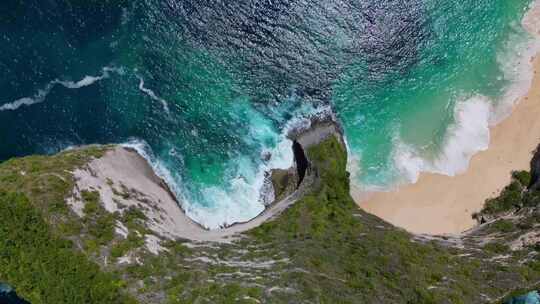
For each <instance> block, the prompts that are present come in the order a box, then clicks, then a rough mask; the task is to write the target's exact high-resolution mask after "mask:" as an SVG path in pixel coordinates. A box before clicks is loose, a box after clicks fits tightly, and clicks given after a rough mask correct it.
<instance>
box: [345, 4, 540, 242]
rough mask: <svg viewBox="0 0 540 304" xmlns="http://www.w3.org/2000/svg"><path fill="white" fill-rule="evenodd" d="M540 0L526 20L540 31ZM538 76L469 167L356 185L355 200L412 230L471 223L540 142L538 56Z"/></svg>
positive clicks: (539, 66)
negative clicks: (380, 188) (402, 181)
mask: <svg viewBox="0 0 540 304" xmlns="http://www.w3.org/2000/svg"><path fill="white" fill-rule="evenodd" d="M539 20H540V6H539V5H538V3H535V5H534V6H533V8H532V9H531V11H529V13H528V14H527V16H526V18H525V20H524V26H525V27H526V28H527V30H529V31H530V32H531V33H535V34H540V22H539ZM533 68H534V77H533V80H532V83H531V88H530V90H529V91H528V93H527V95H526V96H524V97H522V98H521V99H520V100H519V102H518V103H517V104H516V106H515V108H514V110H513V113H512V114H511V115H510V116H509V117H508V118H506V119H505V120H503V121H502V122H501V123H499V124H498V125H496V126H494V127H493V128H491V130H490V131H491V133H490V144H489V148H488V149H487V150H486V151H482V152H479V153H478V154H476V155H474V156H473V158H472V159H471V162H470V166H469V168H468V170H467V171H466V172H465V173H463V174H460V175H457V176H454V177H450V176H445V175H440V174H431V173H423V174H421V176H420V178H419V180H418V182H417V183H415V184H412V185H406V186H403V187H401V188H399V189H397V190H396V191H392V192H375V193H360V192H358V191H353V193H352V194H353V197H354V198H355V200H356V202H357V203H358V204H359V205H360V207H362V208H363V209H365V210H366V211H368V212H371V213H373V214H375V215H377V216H379V217H381V218H383V219H385V220H387V221H389V222H390V223H392V224H394V225H396V226H399V227H402V228H405V229H407V230H409V231H411V232H414V233H429V234H455V233H460V232H463V231H465V230H467V229H470V228H472V227H473V226H474V225H475V224H476V222H475V221H474V220H473V219H472V214H473V213H474V212H475V211H478V210H480V209H481V208H482V206H483V205H484V202H485V200H486V199H487V198H490V197H495V196H497V195H498V194H499V193H500V191H501V190H502V189H503V188H504V187H505V186H506V185H508V183H509V182H510V174H511V171H513V170H528V169H529V162H530V160H531V158H532V152H533V151H534V150H535V148H536V146H537V145H538V144H539V143H540V74H539V73H540V58H539V57H538V56H537V57H536V58H535V59H534V60H533Z"/></svg>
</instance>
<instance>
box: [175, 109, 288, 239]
mask: <svg viewBox="0 0 540 304" xmlns="http://www.w3.org/2000/svg"><path fill="white" fill-rule="evenodd" d="M248 118H249V120H250V123H249V124H248V125H249V126H250V130H249V133H250V137H251V138H252V139H253V140H256V141H259V142H261V141H262V142H265V139H273V141H277V145H275V146H273V147H272V146H267V147H264V148H263V151H264V152H265V153H264V154H267V155H269V159H267V160H262V161H261V162H260V163H259V164H258V165H255V164H254V162H253V160H251V159H250V158H249V157H246V156H239V157H237V158H234V159H232V160H231V161H230V162H229V164H228V165H227V167H228V168H229V171H230V172H227V173H226V174H225V175H226V176H231V178H230V180H229V181H228V182H227V183H228V184H227V185H223V186H215V187H207V188H205V189H203V190H202V196H203V197H204V198H205V199H206V200H207V201H208V202H211V203H212V205H211V206H202V205H201V204H193V203H192V202H187V204H185V211H186V213H187V215H188V216H189V217H190V218H192V219H193V220H195V221H197V222H198V223H200V224H201V225H203V226H205V227H207V228H209V229H218V228H222V227H226V226H229V225H231V224H234V223H241V222H246V221H249V220H251V219H253V218H254V217H256V216H257V215H259V214H260V213H261V212H263V211H264V209H265V206H266V205H267V204H268V200H270V199H271V192H272V191H269V189H268V187H267V186H268V185H267V174H268V172H270V171H271V170H272V169H288V168H290V167H291V166H292V165H293V162H294V156H293V153H292V148H291V147H292V142H291V141H290V140H289V139H288V138H287V137H286V133H285V132H283V133H281V134H277V133H276V132H275V130H274V129H273V128H272V127H271V126H270V124H269V122H268V121H266V120H265V119H264V118H263V117H262V115H260V114H258V113H255V112H253V113H250V115H248ZM254 165H255V167H254ZM265 191H267V192H265Z"/></svg>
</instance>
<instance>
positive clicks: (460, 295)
mask: <svg viewBox="0 0 540 304" xmlns="http://www.w3.org/2000/svg"><path fill="white" fill-rule="evenodd" d="M103 151H104V150H103V149H97V148H92V149H89V150H81V151H75V152H65V153H63V154H60V155H58V156H53V157H30V158H23V159H19V160H11V161H8V162H5V163H3V164H0V189H2V190H4V191H9V192H10V193H12V194H9V195H8V194H5V195H4V196H3V197H4V198H5V199H3V200H0V202H1V204H2V206H0V208H4V209H5V210H4V209H0V211H2V215H3V216H6V217H9V219H6V220H8V224H6V225H5V226H2V227H0V229H3V230H0V233H3V234H2V235H0V236H4V239H3V240H1V241H4V240H5V241H4V243H2V244H3V245H2V246H7V247H9V246H11V247H10V248H15V249H10V250H12V251H13V252H18V253H17V254H19V255H20V256H23V257H22V258H19V257H17V258H16V259H12V260H10V259H8V258H6V256H4V255H2V253H3V252H10V251H3V250H0V263H2V264H0V281H1V280H5V281H6V282H8V283H10V284H13V286H15V287H16V288H17V290H18V291H19V293H21V294H22V295H23V297H25V298H27V299H29V300H31V301H32V303H51V302H50V301H49V299H54V303H110V302H112V303H121V302H126V301H128V302H129V301H131V300H130V299H126V298H124V296H123V295H122V291H123V290H129V292H130V294H132V295H134V296H135V297H136V298H137V299H140V300H141V302H149V303H164V302H165V303H255V302H257V301H260V302H264V303H291V302H294V303H415V304H416V303H481V302H483V301H484V300H485V298H483V296H482V295H481V294H485V295H487V296H490V297H493V298H496V297H498V296H501V295H503V294H504V293H505V292H507V291H508V289H512V288H517V287H520V286H529V285H531V284H533V283H534V282H537V281H538V280H540V262H539V261H538V260H537V259H533V260H523V259H524V258H527V257H528V256H529V255H528V254H529V251H530V250H536V249H534V248H533V247H531V248H529V247H527V248H526V249H524V250H521V251H516V252H512V251H511V250H510V248H509V246H508V241H510V240H512V238H514V237H515V236H517V235H518V234H519V233H520V232H521V231H522V230H523V229H534V227H535V225H536V224H537V223H538V222H540V221H538V219H539V218H540V217H538V216H535V215H534V214H535V213H530V214H531V216H529V217H527V218H523V219H522V220H515V219H511V220H510V219H499V220H497V221H494V222H492V223H490V224H489V225H485V227H484V228H482V229H480V230H479V232H477V233H476V234H474V235H471V238H470V239H469V238H467V237H464V238H463V239H462V241H463V243H464V244H465V245H466V248H465V249H463V248H457V247H453V246H452V243H451V242H446V240H445V239H444V238H434V239H425V240H419V239H417V238H415V236H413V235H410V234H409V233H407V232H405V231H403V230H400V229H397V228H395V227H393V226H391V225H389V224H388V223H385V222H384V221H382V220H381V219H379V218H377V217H375V216H372V215H370V214H367V213H365V212H363V211H362V210H360V209H359V208H358V207H357V206H356V204H355V203H354V201H353V200H352V198H351V197H350V195H349V176H348V173H347V172H346V170H345V169H346V164H347V155H346V151H345V149H344V147H343V146H342V144H341V143H340V141H339V140H338V139H337V138H335V137H330V138H329V139H327V140H325V141H324V142H322V143H320V144H318V145H316V146H312V147H309V148H308V149H307V151H306V153H307V156H308V158H309V160H310V161H311V163H312V170H313V172H311V174H312V176H315V177H316V178H315V180H314V183H313V185H312V186H311V188H310V191H309V192H308V193H306V194H305V195H304V197H303V198H302V199H300V200H299V201H298V202H296V203H295V204H294V205H293V206H291V207H290V208H289V209H287V210H286V211H285V212H284V213H283V214H282V215H281V216H279V217H278V218H276V219H274V220H272V221H269V222H266V223H265V224H263V225H261V226H259V227H258V228H255V229H253V230H252V231H249V232H248V233H246V234H245V235H244V237H243V238H241V239H239V240H237V241H235V242H232V243H230V244H197V245H196V246H187V245H186V244H184V243H182V242H181V241H164V242H162V244H161V245H162V246H164V247H165V248H166V251H162V252H161V253H160V254H159V255H158V256H156V255H152V254H150V253H148V251H147V250H145V249H144V244H145V242H144V237H145V235H148V234H152V231H150V230H148V228H147V226H146V221H148V218H147V217H146V216H145V214H144V213H143V212H141V210H140V209H138V208H136V207H133V206H132V207H129V208H123V209H122V212H117V213H114V214H111V213H109V212H107V211H106V210H105V209H104V207H103V204H102V202H101V201H100V197H99V194H98V193H97V192H95V191H82V192H81V197H82V200H83V202H84V210H83V211H84V217H83V219H82V220H81V218H79V217H78V216H77V215H75V214H74V213H73V212H72V211H71V210H70V208H68V207H67V206H66V203H65V198H66V197H67V196H68V195H70V194H71V191H72V188H73V185H74V181H73V177H72V176H71V174H70V173H69V172H70V171H73V170H74V169H75V168H77V167H80V166H84V165H85V164H86V163H87V162H88V161H89V160H90V159H92V157H94V156H99V155H101V154H102V153H103ZM21 172H24V174H21ZM276 177H278V178H277V179H280V180H284V179H286V178H285V176H284V175H283V174H281V175H279V174H278V175H276ZM287 178H288V177H287ZM526 182H527V175H526V174H525V173H523V172H521V173H519V174H518V173H515V174H514V179H513V182H512V184H511V185H510V186H508V187H507V188H506V189H505V191H503V193H502V194H501V196H500V197H498V198H495V199H492V200H490V202H491V204H489V202H488V206H486V209H485V210H488V212H490V214H496V213H499V212H506V211H510V210H512V208H518V207H519V208H523V207H525V206H527V205H528V204H529V205H533V204H534V201H535V200H536V199H537V196H536V194H534V193H529V192H528V191H526V189H525V183H526ZM108 184H109V186H111V187H113V189H114V184H113V182H112V181H110V182H109V183H108ZM285 184H287V183H285ZM120 186H121V190H122V191H121V193H120V192H119V196H121V197H122V196H126V195H129V197H130V198H132V199H137V197H139V195H138V194H137V193H136V192H134V191H138V190H139V189H131V190H130V189H126V188H125V187H123V186H122V185H120ZM13 193H18V194H13ZM131 193H134V194H133V195H132V194H131ZM13 201H17V202H18V203H13ZM8 202H9V203H8ZM516 206H518V207H516ZM6 208H7V209H6ZM10 208H15V211H13V210H11V209H10ZM10 210H11V211H10ZM13 212H15V213H16V216H13V215H12V213H13ZM6 214H11V215H10V216H7V215H6ZM527 214H529V213H527ZM25 215H27V216H29V217H30V219H26V218H25ZM117 221H118V222H121V223H122V224H123V225H124V226H125V227H126V228H128V235H127V238H125V239H124V238H123V237H120V236H118V235H115V233H114V227H115V225H116V222H117ZM26 222H30V224H28V227H30V229H28V230H27V229H22V227H25V226H27V225H26V224H25V225H22V226H21V225H19V224H17V223H26ZM33 225H38V226H35V227H34V226H33ZM32 227H34V228H32ZM36 230H39V231H41V232H40V233H35V231H36ZM23 234H24V237H22V238H21V237H18V236H19V235H23ZM26 234H28V235H26ZM492 234H493V235H496V238H494V239H493V240H492V239H491V238H487V239H486V240H488V241H487V242H484V243H480V242H478V238H481V237H483V236H486V235H492ZM5 235H8V237H7V239H6V238H5ZM14 236H17V237H14ZM68 239H69V240H73V241H74V242H75V243H76V244H77V246H74V245H73V242H72V241H67V240H68ZM44 240H47V242H50V244H52V245H50V246H49V247H47V248H44V245H41V244H42V243H43V242H44ZM471 240H472V241H471ZM29 244H31V246H33V247H35V248H36V250H35V251H34V250H33V249H27V247H25V246H30V245H29ZM36 244H37V245H36ZM47 244H49V243H47ZM2 248H3V247H0V249H2ZM19 249H20V250H21V251H20V252H19V251H18V250H19ZM528 250H529V251H528ZM40 251H41V252H42V253H44V255H43V256H40V257H36V256H35V255H36V254H37V253H38V252H40ZM128 253H129V256H130V257H135V258H136V260H137V261H139V262H140V263H138V262H137V263H131V264H123V265H122V264H117V263H115V261H116V259H117V258H119V257H122V256H125V255H126V254H128ZM26 254H28V256H26ZM501 256H509V258H508V259H503V260H500V261H499V260H497V259H493V258H494V257H498V258H500V257H501ZM26 258H28V259H29V260H28V261H33V262H32V263H30V262H28V265H27V264H26V262H25V261H27V260H26ZM6 259H7V260H6ZM64 259H67V260H66V262H65V263H63V264H61V265H62V267H65V269H57V268H59V267H60V266H59V265H60V264H59V263H60V262H58V261H64ZM6 261H7V262H6ZM19 261H21V262H22V263H25V264H24V265H18V264H13V263H18V262H19ZM50 261H53V262H50ZM92 261H94V262H99V264H100V266H101V268H102V270H101V271H100V270H99V267H98V265H97V264H95V263H94V262H92ZM103 261H108V262H107V263H104V262H103ZM10 263H11V264H10ZM55 263H58V265H57V264H55ZM3 265H8V266H6V267H3ZM9 265H11V266H9ZM45 265H46V266H45ZM75 265H77V266H75ZM10 267H11V268H10ZM26 267H30V268H28V269H27V268H26ZM4 269H7V270H6V271H4ZM13 269H15V270H13ZM8 270H9V271H8ZM31 271H32V272H37V273H39V275H36V276H30V277H27V275H28V273H30V272H31ZM54 276H57V277H54ZM64 276H65V277H66V279H64V281H62V282H60V283H57V282H59V280H60V278H63V277H64ZM120 278H121V279H120ZM71 280H75V282H72V281H71ZM60 281H61V280H60ZM62 284H69V286H68V287H62V286H64V285H62ZM81 286H86V287H87V288H86V289H85V290H83V291H81V290H79V288H81ZM60 289H61V290H60ZM96 289H97V290H96ZM53 295H54V298H53ZM113 298H114V300H112V299H113ZM40 301H41V302H40Z"/></svg>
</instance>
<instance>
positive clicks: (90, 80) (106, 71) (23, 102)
mask: <svg viewBox="0 0 540 304" xmlns="http://www.w3.org/2000/svg"><path fill="white" fill-rule="evenodd" d="M111 72H115V73H118V74H120V75H123V74H124V70H123V69H122V68H111V67H104V68H103V69H102V72H101V75H99V76H85V77H84V78H83V79H81V80H79V81H76V82H74V81H68V80H59V79H55V80H53V81H51V82H49V83H48V84H47V85H46V86H45V88H43V89H40V90H38V92H37V93H36V94H35V95H34V96H32V97H23V98H20V99H17V100H15V101H12V102H8V103H4V104H3V105H2V106H0V111H14V110H17V109H18V108H20V107H22V106H31V105H34V104H38V103H42V102H44V101H45V99H46V98H47V95H48V94H49V93H50V92H51V90H52V89H53V88H54V87H55V86H56V85H62V86H63V87H65V88H67V89H79V88H82V87H86V86H89V85H92V84H94V83H96V82H97V81H100V80H103V79H106V78H109V77H110V73H111Z"/></svg>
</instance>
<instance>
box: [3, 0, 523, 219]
mask: <svg viewBox="0 0 540 304" xmlns="http://www.w3.org/2000/svg"><path fill="white" fill-rule="evenodd" d="M96 3H97V4H96ZM96 3H94V2H85V1H74V0H73V1H68V0H63V1H60V0H50V1H37V0H34V1H24V2H20V1H7V2H3V3H2V4H0V71H1V72H2V73H1V74H0V75H2V76H0V139H1V141H0V159H7V158H10V157H14V156H21V155H27V154H31V153H54V152H57V151H59V150H62V149H65V148H67V147H69V146H74V145H81V144H89V143H111V142H112V143H126V144H128V145H131V146H134V147H137V148H138V149H139V150H140V151H141V153H143V154H145V156H146V157H147V158H149V159H150V160H151V161H152V164H153V165H154V167H155V169H156V170H157V172H158V173H160V174H161V175H162V176H164V177H165V178H166V179H167V180H168V182H169V184H171V186H172V187H173V189H174V191H175V193H176V194H177V195H178V196H179V197H180V198H181V200H182V201H183V202H184V208H185V209H186V210H187V211H188V213H189V214H190V216H192V217H193V218H194V219H196V220H197V221H199V222H201V223H203V224H205V225H207V226H209V227H217V226H219V225H221V224H224V223H233V222H235V221H244V220H248V219H250V218H251V217H253V216H255V215H256V214H257V213H259V212H260V211H262V210H263V208H264V207H263V205H262V201H263V200H264V199H265V198H264V197H265V196H264V195H263V194H264V193H261V191H260V189H261V187H262V185H263V182H264V172H265V171H266V170H268V169H270V168H275V167H282V168H285V167H288V166H290V165H291V164H292V155H291V154H292V153H291V151H290V145H291V143H290V142H289V141H288V140H287V139H286V138H285V136H284V135H285V134H286V131H287V129H288V128H290V127H291V126H294V125H297V124H299V123H302V122H303V119H302V118H303V117H306V116H308V115H310V113H311V114H312V113H315V112H317V111H323V110H324V109H327V108H329V107H330V108H332V110H333V111H334V112H335V114H336V115H337V118H338V120H339V121H340V122H341V123H342V124H343V126H344V129H345V135H346V138H347V141H348V144H349V149H350V152H351V156H352V159H353V161H352V162H351V165H350V170H351V171H353V172H352V173H353V178H354V182H355V184H357V185H363V186H366V187H387V186H389V185H392V184H395V183H398V182H402V181H405V180H414V177H415V176H416V174H417V173H418V171H419V170H428V171H438V172H446V173H448V174H453V173H455V172H458V171H459V170H462V169H463V168H464V167H466V162H467V158H468V156H469V155H470V154H472V153H473V152H474V151H476V150H478V149H481V148H483V145H484V143H485V141H486V137H487V133H486V130H484V129H485V126H486V125H487V121H488V120H490V119H491V120H493V119H494V114H491V113H493V112H494V111H493V110H494V109H493V108H492V105H498V104H504V103H505V102H508V99H509V98H507V97H508V96H507V95H508V94H507V93H508V92H514V91H516V90H518V89H519V88H518V86H517V84H519V83H520V81H521V79H520V78H519V77H518V76H519V75H520V73H514V72H513V70H512V69H510V68H508V66H510V67H514V66H516V65H515V64H512V62H514V61H515V60H517V58H519V56H518V55H517V54H516V49H520V48H521V49H522V48H523V45H525V44H526V42H527V40H528V39H530V37H528V35H527V34H526V33H525V31H524V30H523V29H522V28H521V25H520V21H521V19H522V17H523V14H524V13H525V10H526V8H527V6H528V5H529V1H526V0H513V1H493V0H492V1H488V0H480V1H478V0H477V1H472V0H464V1H459V2H452V1H451V2H448V1H435V0H425V1H420V0H408V1H400V2H396V1H377V2H376V3H375V2H374V1H352V0H350V1H345V0H342V1H311V2H305V1H284V0H281V1H274V2H264V1H261V2H257V1H255V2H249V1H235V2H232V3H231V2H230V1H215V2H212V3H211V4H210V3H206V2H204V3H203V2H201V1H172V0H169V1H158V0H139V1H102V2H99V3H98V2H96ZM509 62H510V64H509ZM268 153H271V155H272V157H271V159H270V160H266V158H265V157H262V155H263V154H264V155H267V154H268Z"/></svg>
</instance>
